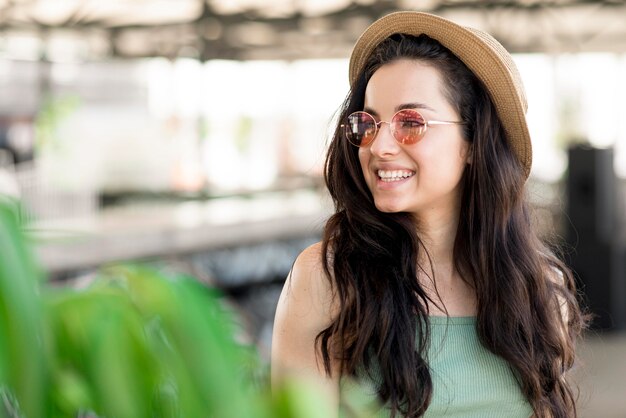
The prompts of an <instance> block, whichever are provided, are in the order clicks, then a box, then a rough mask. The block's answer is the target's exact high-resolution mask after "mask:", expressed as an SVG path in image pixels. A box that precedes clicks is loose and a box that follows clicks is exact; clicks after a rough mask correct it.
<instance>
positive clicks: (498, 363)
mask: <svg viewBox="0 0 626 418" xmlns="http://www.w3.org/2000/svg"><path fill="white" fill-rule="evenodd" d="M429 321H430V325H431V327H430V329H431V344H430V348H429V351H428V357H429V359H428V362H429V365H430V369H431V377H432V380H433V397H432V400H431V403H430V405H429V407H428V409H427V411H426V414H425V415H424V417H425V418H435V417H453V418H474V417H475V418H492V417H493V418H496V417H497V418H500V417H510V418H517V417H519V418H528V417H530V416H531V415H532V413H533V411H532V408H531V407H530V404H529V403H528V401H527V400H526V398H524V395H523V394H522V391H521V389H520V387H519V385H518V384H517V381H516V380H515V377H514V375H513V372H512V371H511V369H510V368H509V365H508V363H507V362H506V361H505V360H504V359H502V358H501V357H499V356H496V355H495V354H493V353H492V352H490V351H489V350H487V349H486V348H485V347H483V346H482V344H481V343H480V341H479V340H478V334H477V332H476V318H475V317H450V318H447V317H438V316H434V317H430V319H429ZM373 378H374V379H373V380H374V381H376V380H377V379H379V378H380V375H379V374H378V373H376V370H374V372H373ZM374 381H372V380H370V379H369V378H367V377H362V378H360V380H359V382H358V383H356V382H354V381H352V380H348V379H342V381H341V384H340V385H341V388H340V390H341V397H342V398H346V397H351V398H352V399H354V397H355V395H356V396H357V397H358V396H360V397H361V398H370V399H372V400H375V399H376V393H375V384H374ZM340 408H341V409H343V407H342V406H341V407H340ZM346 415H347V414H346V413H345V410H341V413H340V416H342V417H343V416H346ZM389 416H390V415H389V410H388V409H387V408H386V407H383V408H382V409H380V410H379V411H378V413H377V414H376V415H374V417H375V418H388V417H389ZM374 417H373V418H374Z"/></svg>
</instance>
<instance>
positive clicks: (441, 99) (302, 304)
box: [271, 59, 475, 417]
mask: <svg viewBox="0 0 626 418" xmlns="http://www.w3.org/2000/svg"><path fill="white" fill-rule="evenodd" d="M441 83H442V81H441V76H440V74H439V71H438V70H436V69H435V68H433V67H431V66H428V65H425V64H424V63H422V62H419V61H415V60H406V59H403V60H398V61H394V62H392V63H388V64H385V65H384V66H382V67H381V68H380V69H378V70H377V71H376V72H375V73H374V74H373V76H372V78H371V79H370V81H369V83H368V86H367V89H366V93H365V108H364V110H365V111H367V112H368V113H370V114H372V115H374V116H375V117H376V118H377V120H384V121H389V120H390V119H391V117H392V116H393V114H394V113H395V112H397V110H398V108H399V107H400V106H403V105H407V104H413V105H412V106H411V107H412V108H418V109H419V111H420V112H421V113H422V114H423V115H424V117H425V118H426V119H427V120H440V121H456V120H459V115H458V114H457V113H456V111H455V110H454V108H453V106H452V105H451V104H450V103H448V101H447V100H446V98H445V96H444V94H443V89H442V84H441ZM359 160H360V162H361V167H362V170H363V175H364V178H365V181H366V183H367V185H368V187H369V189H370V191H371V192H372V195H373V197H374V201H375V204H376V207H377V208H378V209H379V210H380V211H383V212H399V211H403V212H404V211H406V212H411V213H413V214H414V215H415V217H416V219H417V220H418V222H419V224H420V236H421V237H422V238H423V240H424V242H425V245H426V249H427V250H428V252H429V254H430V255H431V258H432V260H433V262H434V270H435V276H434V277H436V280H437V283H436V285H435V283H434V282H433V281H432V280H431V279H430V278H429V277H427V276H424V277H418V278H417V280H420V281H421V282H422V285H423V286H424V288H425V289H427V291H430V292H432V295H434V297H435V299H436V300H439V299H440V300H441V305H442V306H435V305H434V306H430V309H431V314H432V315H438V314H439V315H444V314H445V311H446V310H447V313H448V314H449V315H451V316H464V315H475V297H474V294H473V291H472V289H471V288H469V286H468V285H467V284H466V283H465V282H464V281H463V280H462V279H461V278H460V277H459V275H458V274H457V273H456V271H455V270H454V268H453V263H452V248H453V243H454V237H455V235H456V228H457V224H458V219H459V213H460V193H461V187H460V180H461V177H462V173H463V170H464V168H465V165H466V164H468V163H469V162H470V157H469V145H468V142H467V141H466V140H465V139H464V138H463V137H462V129H461V126H458V125H437V126H432V127H430V128H429V129H428V131H427V132H426V135H425V136H424V137H423V138H422V139H421V140H420V141H419V142H418V143H417V144H414V145H400V144H398V143H397V142H396V141H395V140H394V138H393V137H392V135H391V132H390V130H389V127H388V125H387V124H382V125H381V127H380V129H379V132H378V134H377V136H376V138H375V139H374V141H373V143H372V144H371V145H370V146H368V147H365V148H360V149H359ZM380 169H382V170H408V171H410V172H411V173H414V174H413V175H412V176H411V177H409V178H408V179H405V180H402V181H398V182H392V183H388V182H382V181H381V180H380V178H379V177H378V174H377V173H378V170H380ZM422 262H424V260H422ZM424 265H428V264H427V263H425V264H424ZM437 295H438V296H437ZM444 306H445V309H442V308H443V307H444ZM334 312H336V306H335V305H334V301H333V298H332V295H331V289H330V284H329V282H328V280H327V278H326V277H325V276H324V274H323V270H322V266H321V254H320V244H319V243H318V244H315V245H313V246H311V247H309V248H307V249H306V250H304V251H303V253H302V254H301V255H300V256H299V257H298V259H297V260H296V262H295V264H294V267H293V269H292V271H291V274H290V276H289V278H288V279H287V281H286V284H285V287H284V288H283V291H282V294H281V296H280V299H279V302H278V306H277V311H276V317H275V321H274V334H273V339H272V357H271V362H272V384H273V385H274V386H275V385H276V384H278V383H279V382H280V381H282V380H284V379H286V378H289V377H290V376H297V377H299V378H304V379H307V380H309V381H311V382H314V384H315V385H317V386H319V387H320V389H321V391H322V393H324V394H325V396H326V397H327V398H328V400H329V404H330V405H332V406H333V407H331V409H332V411H333V412H332V413H331V414H330V415H327V416H329V417H336V416H337V415H336V412H335V411H336V410H337V408H336V407H334V406H335V405H338V402H339V380H338V374H339V373H337V372H338V370H337V367H336V365H333V368H334V370H333V376H332V377H330V378H329V377H327V376H326V374H325V372H324V369H323V366H322V363H321V362H320V361H318V359H317V357H316V350H315V337H316V336H317V334H318V333H319V332H321V331H322V330H323V329H324V328H326V327H327V326H328V325H329V324H330V323H331V321H332V318H333V314H334Z"/></svg>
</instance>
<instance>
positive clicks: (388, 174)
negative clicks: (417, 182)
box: [377, 170, 414, 181]
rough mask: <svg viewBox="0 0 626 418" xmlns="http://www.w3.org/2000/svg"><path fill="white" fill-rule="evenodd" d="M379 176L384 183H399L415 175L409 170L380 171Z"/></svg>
mask: <svg viewBox="0 0 626 418" xmlns="http://www.w3.org/2000/svg"><path fill="white" fill-rule="evenodd" d="M377 174H378V177H380V179H381V180H382V181H398V180H402V179H405V178H407V177H411V176H412V175H413V174H414V173H413V172H412V171H409V170H378V172H377Z"/></svg>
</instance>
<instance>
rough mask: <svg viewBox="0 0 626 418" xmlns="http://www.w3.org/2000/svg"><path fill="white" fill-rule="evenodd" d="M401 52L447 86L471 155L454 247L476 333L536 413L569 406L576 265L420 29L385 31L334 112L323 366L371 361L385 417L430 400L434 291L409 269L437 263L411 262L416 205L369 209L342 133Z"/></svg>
mask: <svg viewBox="0 0 626 418" xmlns="http://www.w3.org/2000/svg"><path fill="white" fill-rule="evenodd" d="M400 58H410V59H416V60H419V61H420V62H422V63H426V64H428V65H431V66H433V67H434V68H436V69H438V70H439V72H440V74H441V76H442V80H443V85H444V86H445V87H444V89H445V91H443V93H444V94H445V96H446V98H447V99H448V101H449V102H450V103H451V104H452V105H453V107H454V108H455V109H456V111H457V112H458V114H459V115H460V117H461V119H462V120H463V121H464V122H465V125H464V137H465V139H466V140H467V141H469V142H470V144H471V153H472V154H471V155H472V163H471V164H468V165H467V166H466V169H465V172H464V174H463V177H462V180H461V181H462V183H463V188H462V190H463V191H462V201H461V215H460V219H459V225H458V231H457V235H456V239H455V245H454V253H453V257H454V263H455V268H456V269H457V271H458V272H459V273H460V275H461V276H462V277H463V279H464V280H465V281H467V282H468V284H469V285H471V286H472V287H473V289H474V290H475V293H476V296H477V303H478V313H477V315H478V317H477V332H478V335H479V338H480V341H481V343H482V344H483V345H484V346H485V347H486V348H487V349H489V350H490V351H491V352H493V353H494V354H496V355H498V356H501V357H502V358H504V359H505V360H506V361H507V362H508V364H509V365H510V367H511V369H512V371H513V372H514V374H515V376H516V378H517V380H518V382H519V386H520V388H521V390H522V392H523V394H524V395H525V397H526V399H527V400H528V402H529V403H530V405H531V406H532V408H533V410H534V414H535V416H537V417H571V416H576V405H575V396H574V394H573V390H572V388H571V387H570V385H569V384H568V382H567V381H566V379H565V376H566V374H567V373H566V372H567V371H568V370H569V369H571V367H572V365H573V362H574V352H575V342H576V340H577V339H578V337H579V335H580V333H581V331H582V329H583V327H584V323H585V318H584V316H583V315H582V314H581V310H580V308H579V305H578V303H577V298H576V291H575V286H574V280H573V277H572V274H571V272H570V271H569V270H568V268H567V267H566V266H565V265H564V264H563V263H562V262H561V261H560V260H559V258H557V257H556V256H555V255H554V254H553V252H552V251H551V250H550V249H549V247H548V246H547V245H546V244H544V243H542V241H541V240H540V239H539V238H538V236H537V234H536V232H535V231H534V229H533V226H532V225H533V224H532V222H531V213H530V210H529V207H528V204H527V203H526V200H525V186H524V184H525V181H526V177H525V174H524V169H523V167H522V165H521V163H520V162H519V160H518V159H517V158H516V155H515V154H514V152H513V150H512V149H511V147H510V145H509V143H508V141H507V140H506V134H505V131H504V129H503V126H502V123H501V121H500V119H499V118H498V115H497V113H496V109H495V107H494V105H493V103H492V101H491V99H490V97H489V95H488V93H487V91H486V89H485V88H484V86H483V84H482V83H481V82H480V81H479V80H478V79H477V78H476V76H475V75H474V74H473V73H472V72H471V71H470V70H469V69H468V68H467V67H466V66H465V65H464V64H463V63H462V62H461V61H460V60H459V59H458V58H457V57H456V56H455V55H454V54H452V53H451V52H450V51H449V50H448V49H446V48H445V47H443V46H442V45H441V44H440V43H439V42H437V41H435V40H433V39H431V38H429V37H428V36H426V35H421V36H419V37H414V36H409V35H393V36H391V37H390V38H388V39H387V40H385V41H383V42H382V43H381V44H380V45H379V46H378V47H377V48H376V50H375V51H374V52H373V53H372V55H371V56H370V58H369V60H368V61H367V63H366V65H365V66H364V69H363V70H362V72H361V74H360V75H359V77H358V80H357V82H356V83H355V85H354V86H353V87H352V90H351V91H350V93H349V94H348V97H347V99H346V101H345V102H344V104H343V106H342V108H341V109H340V111H339V123H338V126H337V127H336V130H335V133H334V136H333V139H332V142H331V143H330V146H329V150H328V154H327V159H326V171H325V180H326V185H327V187H328V190H329V191H330V195H331V196H332V199H333V201H334V204H335V209H336V211H335V214H334V215H333V216H332V217H331V218H330V219H329V220H328V222H327V224H326V227H325V231H324V237H323V249H322V257H323V264H324V269H325V272H326V275H327V277H328V278H329V280H330V283H331V286H332V289H333V294H334V297H335V298H336V301H337V304H338V307H339V310H338V314H337V315H336V317H335V318H334V321H333V322H332V323H331V325H330V326H329V327H328V328H326V329H324V330H323V331H322V332H320V334H319V335H318V336H317V339H316V343H317V348H318V355H321V357H322V359H323V363H324V366H325V370H326V373H327V374H329V375H330V374H331V360H334V361H338V362H339V363H340V365H341V367H340V370H341V373H342V374H343V375H352V376H356V375H358V374H360V373H362V371H363V370H364V371H365V373H368V374H370V376H371V374H372V371H373V366H374V364H375V363H377V364H378V365H379V370H380V375H381V379H379V381H378V382H377V384H378V388H377V389H378V396H379V398H380V400H381V401H382V402H383V403H385V404H387V405H388V406H389V407H390V409H391V411H392V416H395V415H396V414H398V413H400V414H402V415H404V416H406V417H418V416H420V415H422V414H423V413H424V412H425V411H426V409H427V408H428V405H429V403H430V401H431V398H432V393H433V383H432V379H431V375H430V369H429V366H428V362H427V348H428V344H429V335H430V332H429V325H428V321H427V316H428V314H429V310H428V302H429V301H430V302H433V303H436V301H433V300H432V299H430V298H429V296H428V294H427V292H426V291H425V289H424V288H423V287H422V286H421V285H420V283H419V281H418V280H417V276H418V273H420V274H426V273H427V272H429V273H430V274H433V275H434V271H433V270H432V268H431V266H420V265H419V264H418V260H420V259H422V257H421V256H420V252H422V251H425V250H424V246H423V245H422V242H421V240H420V237H419V231H418V228H417V224H416V220H415V218H414V217H413V215H411V214H409V213H383V212H380V211H378V210H377V209H376V207H375V205H374V201H373V198H372V195H371V193H370V191H369V189H368V187H367V185H366V183H365V181H364V178H363V174H362V170H361V166H360V164H359V159H358V148H356V147H354V146H352V145H350V144H349V143H348V141H347V140H346V138H344V135H343V130H342V127H341V123H342V122H343V121H345V120H346V117H347V115H349V114H350V113H352V112H354V111H357V110H362V109H363V105H364V96H365V88H366V86H367V83H368V80H369V78H370V77H371V75H372V74H373V73H374V72H375V71H376V70H377V69H378V68H380V67H381V66H382V65H384V64H386V63H389V62H392V61H394V60H397V59H400ZM426 255H427V254H426ZM427 259H428V258H427ZM433 279H434V278H433ZM416 335H417V336H418V337H417V340H416V337H415V336H416Z"/></svg>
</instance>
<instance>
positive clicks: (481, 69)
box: [350, 12, 532, 177]
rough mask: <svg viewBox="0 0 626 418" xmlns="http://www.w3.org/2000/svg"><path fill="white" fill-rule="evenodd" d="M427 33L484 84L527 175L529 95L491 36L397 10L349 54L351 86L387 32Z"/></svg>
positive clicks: (367, 32)
mask: <svg viewBox="0 0 626 418" xmlns="http://www.w3.org/2000/svg"><path fill="white" fill-rule="evenodd" d="M396 33H402V34H407V35H413V36H419V35H421V34H426V35H428V36H429V37H431V38H433V39H435V40H437V41H439V42H440V43H441V44H442V45H443V46H445V47H446V48H448V49H449V50H450V51H452V53H453V54H454V55H456V56H457V57H458V58H459V59H460V60H461V61H463V62H464V63H465V65H467V67H468V68H469V69H470V70H471V71H472V72H473V73H474V74H475V75H476V76H477V77H478V78H479V79H480V80H481V81H482V82H483V83H484V85H485V86H486V88H487V90H488V92H489V95H490V96H491V100H492V101H493V103H494V104H495V107H496V110H497V112H498V116H499V117H500V120H501V121H502V123H503V125H504V129H505V131H506V134H507V138H508V140H509V142H510V144H511V146H512V147H513V150H514V151H515V153H516V154H517V157H518V158H519V160H520V161H521V162H522V165H523V167H524V169H525V172H526V177H528V174H529V173H530V166H531V164H532V147H531V143H530V134H529V132H528V126H527V125H526V116H525V115H526V110H527V108H528V104H527V103H526V94H525V92H524V86H523V84H522V80H521V77H520V75H519V72H518V70H517V67H516V66H515V63H514V62H513V59H512V58H511V55H509V53H508V52H507V51H506V49H504V47H503V46H502V45H500V43H499V42H498V41H496V40H495V39H494V38H493V37H492V36H491V35H489V34H487V33H485V32H482V31H480V30H477V29H473V28H469V27H464V26H460V25H457V24H456V23H454V22H451V21H449V20H447V19H444V18H442V17H439V16H435V15H431V14H428V13H421V12H396V13H391V14H388V15H386V16H384V17H382V18H381V19H379V20H377V21H376V22H374V23H373V24H372V25H371V26H370V27H369V28H367V29H366V30H365V32H363V34H362V35H361V37H360V38H359V40H358V41H357V42H356V45H355V46H354V49H353V51H352V56H351V57H350V85H351V86H353V85H354V84H355V83H356V80H357V77H358V74H359V72H360V71H361V69H362V68H363V66H364V65H365V62H366V61H367V59H368V58H369V55H370V54H371V53H372V51H373V50H374V49H375V48H376V46H377V45H378V44H379V43H380V42H381V41H383V40H384V39H386V38H388V37H389V36H391V35H393V34H396Z"/></svg>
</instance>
